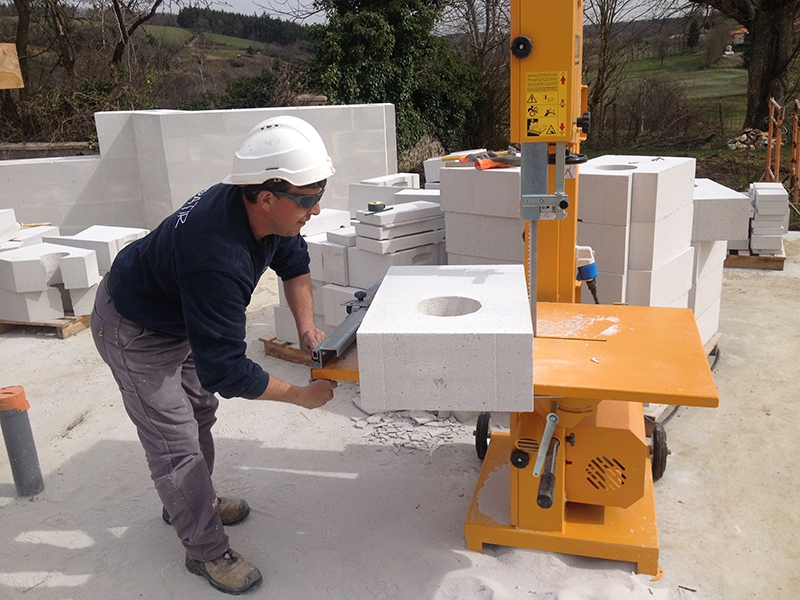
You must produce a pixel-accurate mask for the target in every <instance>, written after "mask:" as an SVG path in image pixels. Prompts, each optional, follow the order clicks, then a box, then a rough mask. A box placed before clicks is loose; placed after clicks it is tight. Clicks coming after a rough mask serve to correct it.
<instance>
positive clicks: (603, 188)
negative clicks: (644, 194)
mask: <svg viewBox="0 0 800 600" xmlns="http://www.w3.org/2000/svg"><path fill="white" fill-rule="evenodd" d="M590 164H591V161H590V162H588V163H586V164H584V165H581V168H580V174H579V178H578V183H579V187H578V189H579V198H578V221H579V222H582V223H594V224H597V225H615V226H617V227H627V226H628V224H629V223H630V221H631V189H632V187H633V171H630V170H623V171H612V170H598V169H595V168H592V167H591V166H589V165H590Z"/></svg>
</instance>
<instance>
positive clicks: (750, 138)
mask: <svg viewBox="0 0 800 600" xmlns="http://www.w3.org/2000/svg"><path fill="white" fill-rule="evenodd" d="M767 138H768V135H767V132H765V131H761V130H760V129H750V128H748V129H745V130H744V131H743V132H742V133H740V134H739V135H737V136H736V137H735V138H731V139H729V140H728V149H729V150H754V149H756V148H766V147H767Z"/></svg>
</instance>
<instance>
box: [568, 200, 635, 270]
mask: <svg viewBox="0 0 800 600" xmlns="http://www.w3.org/2000/svg"><path fill="white" fill-rule="evenodd" d="M579 210H580V209H579ZM629 236H630V228H629V227H627V226H622V225H606V224H598V223H583V222H579V223H578V233H577V243H578V245H579V246H591V248H592V250H594V258H595V262H596V263H597V268H598V270H600V271H602V272H603V273H613V274H616V275H624V274H625V273H626V272H627V271H628V254H629V252H628V245H629Z"/></svg>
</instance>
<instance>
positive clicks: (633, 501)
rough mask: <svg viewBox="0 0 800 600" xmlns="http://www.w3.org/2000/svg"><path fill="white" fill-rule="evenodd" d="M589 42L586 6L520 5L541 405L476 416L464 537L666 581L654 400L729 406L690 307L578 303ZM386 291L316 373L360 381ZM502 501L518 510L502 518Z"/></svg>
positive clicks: (525, 208) (517, 22)
mask: <svg viewBox="0 0 800 600" xmlns="http://www.w3.org/2000/svg"><path fill="white" fill-rule="evenodd" d="M582 35H583V2H582V0H553V1H552V2H549V3H534V2H532V1H530V0H512V2H511V38H512V42H511V54H512V57H511V141H512V143H518V144H519V145H520V153H521V201H520V215H521V218H522V220H524V221H525V249H526V250H525V251H526V255H525V256H524V264H525V266H526V276H527V281H528V285H529V298H530V307H531V319H532V322H533V324H534V338H533V349H532V350H533V351H532V359H533V373H534V378H533V381H534V384H533V388H534V389H533V406H532V407H531V411H530V412H515V413H511V414H510V427H509V430H508V431H492V429H491V418H490V415H489V414H488V413H482V414H481V416H480V417H479V419H478V424H477V430H476V450H477V452H478V455H479V456H480V457H481V458H483V466H482V470H481V473H480V476H479V479H478V482H477V485H476V488H475V493H474V496H473V498H472V502H471V504H470V508H469V511H468V514H467V518H466V522H465V525H464V534H465V538H466V545H467V547H468V548H469V549H471V550H476V551H481V550H482V548H483V545H484V544H497V545H503V546H511V547H519V548H530V549H537V550H545V551H552V552H561V553H567V554H575V555H581V556H589V557H597V558H606V559H612V560H619V561H625V562H632V563H636V566H637V570H638V572H641V573H648V574H651V575H654V576H655V577H656V578H658V577H660V576H661V569H660V568H659V566H658V531H657V524H656V510H655V499H654V492H653V480H654V474H655V478H658V477H659V476H660V475H661V474H662V473H663V469H664V461H665V460H666V451H667V450H666V440H665V434H664V431H663V428H662V427H660V426H656V427H655V428H653V431H652V434H651V441H650V442H649V443H648V441H647V432H646V427H645V418H644V412H643V405H644V404H645V403H660V404H674V405H683V406H700V407H716V406H717V405H718V403H719V397H718V393H717V390H716V386H715V385H714V381H713V376H712V374H711V370H710V367H709V364H708V360H707V356H706V351H705V349H704V347H703V344H702V341H701V338H700V334H699V332H698V329H697V325H696V322H695V319H694V315H693V314H692V311H691V310H690V309H681V308H660V307H643V306H626V305H596V304H595V305H590V304H581V303H580V282H578V281H576V275H575V272H576V231H577V207H578V178H577V170H578V169H579V168H580V167H579V164H580V163H581V162H582V161H583V160H585V159H584V158H583V157H582V156H581V155H580V154H579V150H580V142H581V141H582V140H584V139H585V136H586V133H588V129H589V126H590V115H589V114H588V112H586V98H587V94H586V91H587V90H586V87H585V86H582V85H581V61H582V52H583V44H582ZM378 287H379V284H376V285H375V286H374V287H373V288H372V289H370V290H368V291H367V292H363V293H360V295H359V297H358V298H354V300H353V301H351V302H350V303H349V304H350V305H351V306H350V308H349V311H350V314H349V316H348V317H347V319H346V320H345V321H344V322H343V323H342V325H340V326H339V328H337V330H336V331H335V332H334V333H333V334H332V335H331V336H329V338H328V339H327V340H326V341H325V342H324V343H323V344H322V345H321V346H320V347H318V348H317V349H316V350H315V351H314V360H315V365H314V367H313V368H312V377H314V378H317V379H332V380H343V381H358V354H357V345H356V344H355V340H356V337H357V336H356V334H357V330H358V325H359V324H360V322H361V319H362V318H363V315H364V313H365V311H367V310H368V309H369V304H370V301H371V299H372V297H373V296H374V295H375V293H376V290H377V289H378ZM443 360H447V359H446V358H443ZM476 368H479V365H477V366H476ZM654 463H655V467H654ZM500 496H502V498H500V500H501V501H500V502H498V498H499V497H500ZM505 498H507V507H508V508H507V512H506V510H505V508H504V509H503V510H498V509H497V507H498V506H503V507H504V506H505V505H506V502H505Z"/></svg>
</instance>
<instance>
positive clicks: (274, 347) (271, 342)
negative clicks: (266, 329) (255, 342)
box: [258, 337, 314, 367]
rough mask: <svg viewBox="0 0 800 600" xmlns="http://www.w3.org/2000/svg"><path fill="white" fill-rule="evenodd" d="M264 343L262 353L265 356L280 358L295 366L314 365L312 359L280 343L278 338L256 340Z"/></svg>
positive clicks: (287, 343) (298, 350) (298, 349)
mask: <svg viewBox="0 0 800 600" xmlns="http://www.w3.org/2000/svg"><path fill="white" fill-rule="evenodd" d="M258 339H259V340H260V341H262V342H263V343H264V352H266V354H267V356H272V357H274V358H280V359H281V360H285V361H287V362H291V363H295V364H297V365H305V366H307V367H311V366H313V365H314V361H313V359H312V358H311V357H310V356H309V355H307V354H304V353H303V352H301V351H300V348H298V347H297V346H294V345H292V344H290V343H289V342H281V341H279V340H278V338H274V337H273V338H258Z"/></svg>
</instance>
